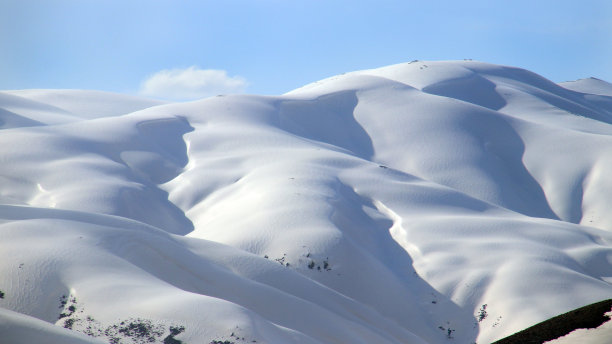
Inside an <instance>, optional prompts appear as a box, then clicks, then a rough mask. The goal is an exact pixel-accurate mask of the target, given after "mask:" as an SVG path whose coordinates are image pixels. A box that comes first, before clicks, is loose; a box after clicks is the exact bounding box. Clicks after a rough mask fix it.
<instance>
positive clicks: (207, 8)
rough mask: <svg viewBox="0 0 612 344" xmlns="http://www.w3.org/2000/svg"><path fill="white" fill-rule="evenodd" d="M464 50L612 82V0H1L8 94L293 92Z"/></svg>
mask: <svg viewBox="0 0 612 344" xmlns="http://www.w3.org/2000/svg"><path fill="white" fill-rule="evenodd" d="M464 58H471V59H475V60H480V61H486V62H491V63H498V64H505V65H512V66H517V67H522V68H526V69H529V70H531V71H534V72H536V73H538V74H541V75H543V76H545V77H547V78H549V79H551V80H553V81H556V82H559V81H565V80H573V79H577V78H582V77H589V76H595V77H598V78H601V79H604V80H607V81H611V82H612V1H608V0H601V1H598V0H583V1H574V0H571V1H565V0H556V1H549V0H535V1H534V0H529V1H523V0H512V1H509V0H508V1H501V0H500V1H495V0H486V1H485V0H482V1H476V0H473V1H457V0H455V1H426V0H420V1H410V0H403V1H401V0H398V1H392V0H377V1H359V0H353V1H344V0H304V1H302V0H216V1H206V0H193V1H185V0H142V1H140V0H138V1H130V0H121V1H115V0H40V1H33V0H0V75H1V76H2V77H1V78H0V89H24V88H78V89H96V90H105V91H113V92H121V93H131V94H137V93H143V94H150V95H155V92H158V93H159V92H165V91H168V89H172V87H171V86H172V85H174V86H176V87H175V88H176V89H177V90H179V91H180V89H181V87H187V91H188V88H189V87H188V86H185V85H182V86H181V85H179V84H180V83H181V82H182V83H190V82H191V83H193V82H194V79H197V78H200V79H202V80H204V79H206V78H209V79H210V80H212V81H210V83H209V84H208V86H207V87H208V89H206V90H204V88H206V87H204V86H202V85H200V86H199V87H200V88H199V89H197V87H198V86H197V85H196V86H194V87H195V88H196V90H195V91H196V93H197V92H198V90H200V91H201V92H212V93H214V92H219V93H223V92H227V93H229V92H233V91H235V92H246V93H255V94H281V93H284V92H287V91H289V90H291V89H294V88H297V87H300V86H302V85H304V84H306V83H309V82H312V81H316V80H319V79H322V78H325V77H328V76H332V75H335V74H340V73H344V72H348V71H353V70H359V69H367V68H375V67H381V66H384V65H389V64H394V63H400V62H407V61H411V60H414V59H419V60H449V59H464ZM156 73H157V74H156ZM160 73H161V74H160ZM154 75H155V78H156V79H155V80H153V81H152V80H151V79H149V82H152V84H147V85H146V86H144V84H143V83H144V82H145V80H147V78H151V77H152V76H154ZM181 80H182V81H181ZM207 80H208V79H207ZM168 82H170V84H171V85H168ZM172 82H174V84H172ZM164 83H166V84H164ZM164 85H165V86H164ZM164 87H165V88H164ZM224 87H225V88H224ZM215 88H220V89H215ZM177 92H178V91H177ZM168 97H170V98H180V95H168ZM190 97H194V95H185V98H190Z"/></svg>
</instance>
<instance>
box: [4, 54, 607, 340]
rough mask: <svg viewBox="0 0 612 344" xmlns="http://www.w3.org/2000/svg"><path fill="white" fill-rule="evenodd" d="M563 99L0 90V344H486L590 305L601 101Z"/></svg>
mask: <svg viewBox="0 0 612 344" xmlns="http://www.w3.org/2000/svg"><path fill="white" fill-rule="evenodd" d="M578 82H580V81H578ZM563 86H564V87H561V86H560V85H557V84H555V83H552V82H550V81H548V80H546V79H544V78H542V77H540V76H538V75H536V74H534V73H531V72H528V71H525V70H522V69H517V68H511V67H503V66H497V65H491V64H485V63H480V62H472V61H461V62H413V63H406V64H400V65H394V66H389V67H384V68H380V69H373V70H366V71H359V72H353V73H348V74H344V75H340V76H335V77H332V78H329V79H326V80H322V81H319V82H316V83H313V84H310V85H307V86H305V87H303V88H300V89H297V90H294V91H292V92H289V93H287V94H285V95H282V96H276V97H269V96H265V97H264V96H217V97H212V98H207V99H203V100H200V101H195V102H191V103H177V104H163V105H162V104H159V103H157V102H155V101H148V100H145V99H141V98H133V97H128V96H123V95H112V94H108V93H102V92H92V91H57V90H53V91H45V90H32V91H5V92H0V128H2V132H1V133H2V135H0V147H1V149H0V183H1V184H0V185H1V188H0V252H1V255H2V256H1V258H2V259H1V260H0V275H1V276H2V279H1V280H0V291H1V292H3V294H4V295H3V296H4V297H3V298H2V299H0V307H2V309H0V332H1V335H2V337H3V338H11V340H10V342H11V343H31V342H33V341H39V339H36V338H46V339H45V340H47V342H57V343H60V342H61V343H84V342H91V343H100V342H105V343H109V342H112V343H144V342H149V340H151V341H154V342H157V343H162V342H164V340H165V341H166V342H170V343H173V342H172V341H171V340H175V341H178V340H180V341H182V342H183V343H189V344H191V343H209V342H211V341H215V340H218V341H225V340H227V341H230V342H235V343H250V342H253V341H256V342H257V343H338V344H340V343H351V344H358V343H364V344H365V343H368V344H371V343H380V344H385V343H415V344H416V343H449V342H456V343H474V342H477V343H489V342H491V341H494V340H496V339H500V338H503V337H505V336H507V335H510V334H512V333H514V332H516V331H519V330H522V329H523V328H526V327H528V326H530V325H533V324H535V323H538V322H540V321H543V320H545V319H547V318H550V317H552V316H555V315H558V314H561V313H564V312H566V311H568V310H571V309H575V308H577V307H580V306H584V305H586V304H590V303H593V302H596V301H599V300H603V299H608V298H612V285H611V284H610V283H612V232H611V231H612V211H610V205H611V204H612V174H611V173H609V171H610V170H611V169H612V125H611V123H612V97H611V94H610V93H609V90H610V89H611V88H612V86H611V85H610V84H607V83H605V82H603V81H600V80H599V81H597V82H588V84H586V83H585V82H581V83H580V84H572V83H569V84H563ZM50 324H55V325H56V326H51V325H50ZM63 327H71V328H72V330H73V331H69V330H67V329H64V328H63ZM138 330H140V332H138ZM77 332H81V333H85V334H88V335H89V337H87V336H84V335H80V334H78V333H77ZM33 338H34V339H33ZM40 342H44V341H40Z"/></svg>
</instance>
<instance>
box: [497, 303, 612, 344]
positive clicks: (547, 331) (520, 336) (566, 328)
mask: <svg viewBox="0 0 612 344" xmlns="http://www.w3.org/2000/svg"><path fill="white" fill-rule="evenodd" d="M611 309H612V299H609V300H605V301H600V302H597V303H593V304H591V305H588V306H584V307H581V308H578V309H575V310H573V311H569V312H567V313H564V314H561V315H558V316H556V317H554V318H551V319H548V320H546V321H543V322H541V323H539V324H536V325H534V326H531V327H529V328H527V329H525V330H522V331H520V332H517V333H515V334H513V335H511V336H509V337H506V338H504V339H500V340H498V341H496V342H495V343H493V344H541V343H544V342H546V341H549V340H553V339H557V338H559V337H563V336H565V335H566V334H568V333H570V332H572V331H574V330H576V329H579V328H596V327H599V325H601V324H603V323H605V322H606V321H608V320H610V318H608V317H607V316H605V315H604V314H605V313H607V312H609V311H610V310H611Z"/></svg>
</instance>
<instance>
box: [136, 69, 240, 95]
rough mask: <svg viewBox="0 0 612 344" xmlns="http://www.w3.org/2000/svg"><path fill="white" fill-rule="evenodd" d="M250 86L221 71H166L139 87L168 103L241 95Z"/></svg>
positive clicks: (156, 74)
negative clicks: (221, 95) (168, 101)
mask: <svg viewBox="0 0 612 344" xmlns="http://www.w3.org/2000/svg"><path fill="white" fill-rule="evenodd" d="M247 85H248V83H247V81H246V79H244V78H242V77H240V76H232V77H230V76H228V75H227V72H226V71H224V70H218V69H200V68H198V67H196V66H191V67H189V68H186V69H164V70H161V71H159V72H157V73H155V74H153V75H151V76H149V77H148V78H147V79H145V80H144V81H143V82H142V84H141V86H140V94H142V95H144V96H149V97H155V98H162V99H168V100H194V99H200V98H204V97H210V96H214V95H217V94H228V93H242V92H244V90H245V89H246V87H247Z"/></svg>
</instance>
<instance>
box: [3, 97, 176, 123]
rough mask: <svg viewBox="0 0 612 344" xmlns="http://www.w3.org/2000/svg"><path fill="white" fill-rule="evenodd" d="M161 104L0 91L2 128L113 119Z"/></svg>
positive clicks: (140, 98)
mask: <svg viewBox="0 0 612 344" xmlns="http://www.w3.org/2000/svg"><path fill="white" fill-rule="evenodd" d="M162 104H164V102H162V101H158V100H152V99H147V98H143V97H136V96H129V95H124V94H117V93H111V92H103V91H91V90H12V91H0V128H3V129H8V128H15V127H27V126H39V125H49V124H51V125H53V124H63V123H70V122H75V121H80V120H85V119H94V118H101V117H114V116H120V115H125V114H128V113H131V112H134V111H138V110H142V109H146V108H149V107H152V106H157V105H162Z"/></svg>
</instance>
